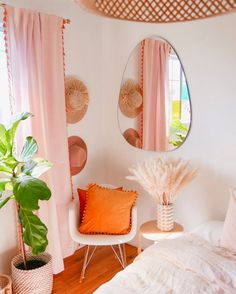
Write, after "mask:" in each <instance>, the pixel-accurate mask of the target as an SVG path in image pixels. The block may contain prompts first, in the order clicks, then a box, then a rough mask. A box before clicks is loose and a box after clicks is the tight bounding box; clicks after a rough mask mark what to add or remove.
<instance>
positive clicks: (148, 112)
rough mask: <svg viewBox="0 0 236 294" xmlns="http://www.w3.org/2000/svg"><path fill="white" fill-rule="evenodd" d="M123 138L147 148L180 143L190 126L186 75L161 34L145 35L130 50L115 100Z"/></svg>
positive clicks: (161, 148) (171, 147)
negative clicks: (116, 100)
mask: <svg viewBox="0 0 236 294" xmlns="http://www.w3.org/2000/svg"><path fill="white" fill-rule="evenodd" d="M118 120H119V125H120V130H121V133H122V135H123V137H124V138H125V140H126V141H127V142H128V143H129V144H131V145H133V146H134V147H137V148H141V149H144V150H149V151H171V150H174V149H176V148H178V147H179V146H181V145H182V144H183V143H184V141H185V139H186V137H187V135H188V132H189V130H190V125H191V103H190V94H189V89H188V84H187V80H186V76H185V73H184V69H183V66H182V64H181V61H180V59H179V57H178V55H177V53H176V51H175V50H174V48H173V47H172V46H171V45H170V44H169V43H168V42H166V41H165V40H163V39H161V38H147V39H144V40H143V41H142V42H140V43H139V44H138V45H137V46H136V47H135V48H134V50H133V51H132V53H131V55H130V57H129V60H128V63H127V65H126V68H125V71H124V75H123V79H122V83H121V89H120V94H119V103H118Z"/></svg>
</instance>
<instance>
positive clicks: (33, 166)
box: [0, 112, 53, 294]
mask: <svg viewBox="0 0 236 294" xmlns="http://www.w3.org/2000/svg"><path fill="white" fill-rule="evenodd" d="M30 116H31V114H30V113H27V112H25V113H21V114H19V115H17V116H15V117H14V118H13V119H12V121H11V122H10V124H9V126H7V127H6V126H4V125H3V124H0V209H2V208H3V207H4V206H5V205H6V204H7V203H8V202H9V201H14V202H15V204H16V208H17V216H18V232H19V240H20V245H21V246H20V247H21V248H20V249H21V250H20V251H21V254H19V255H18V256H16V257H15V258H13V260H12V280H13V289H14V293H24V294H27V293H30V294H32V293H35V289H37V293H43V294H47V293H51V291H52V280H53V279H52V264H51V263H52V261H51V256H50V255H49V254H48V253H45V250H46V248H47V245H48V239H47V227H46V226H45V224H44V223H43V222H42V221H41V220H40V218H39V217H38V215H37V211H38V210H39V200H49V198H50V197H51V191H50V189H49V188H48V186H47V185H46V183H45V182H44V181H42V180H40V179H39V177H40V176H41V175H42V174H43V173H44V172H46V171H47V170H48V169H50V168H51V166H52V164H51V163H50V162H48V161H47V160H44V159H42V158H36V157H35V155H36V154H37V152H38V146H37V142H36V140H35V139H34V138H33V137H31V136H29V137H27V138H26V140H25V143H24V146H23V148H22V151H21V152H20V153H19V155H17V154H16V153H15V150H16V146H15V134H16V130H17V128H18V126H19V123H20V122H21V121H23V120H26V119H27V118H29V117H30ZM26 245H27V246H28V247H29V249H30V252H27V253H26Z"/></svg>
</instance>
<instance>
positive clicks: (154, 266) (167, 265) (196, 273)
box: [94, 221, 236, 294]
mask: <svg viewBox="0 0 236 294" xmlns="http://www.w3.org/2000/svg"><path fill="white" fill-rule="evenodd" d="M222 227H223V223H222V222H216V221H213V222H208V223H206V224H204V225H202V226H199V227H198V228H196V229H195V230H194V231H193V233H191V234H185V235H183V236H182V237H180V238H178V239H174V240H166V241H162V242H160V243H158V244H154V245H152V246H150V247H148V248H147V249H146V250H144V251H143V252H142V254H140V255H139V256H138V257H137V258H136V259H135V261H134V262H133V263H132V264H131V265H129V266H128V267H127V268H126V269H125V270H123V271H121V272H119V273H118V274H117V275H116V276H115V277H114V278H113V279H112V280H111V281H109V282H108V283H106V284H104V285H102V286H101V287H100V288H99V289H97V290H96V291H95V292H94V293H96V294H135V293H140V294H141V293H142V294H155V293H158V294H162V293H163V294H165V293H175V294H177V293H178V294H191V293H192V294H199V293H204V294H205V293H207V294H208V293H209V294H213V293H214V294H215V293H219V294H221V293H226V294H235V293H236V255H234V254H233V253H232V252H230V251H228V250H226V249H223V248H220V247H218V246H217V245H218V244H219V239H220V235H221V232H222Z"/></svg>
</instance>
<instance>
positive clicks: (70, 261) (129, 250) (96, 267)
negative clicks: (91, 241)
mask: <svg viewBox="0 0 236 294" xmlns="http://www.w3.org/2000/svg"><path fill="white" fill-rule="evenodd" d="M84 252H85V247H84V248H82V249H80V250H78V251H76V253H75V254H74V255H73V256H70V257H68V258H66V259H65V271H64V272H62V273H60V274H58V275H55V276H54V285H53V292H52V293H53V294H59V293H60V294H91V293H93V291H94V290H96V289H97V288H98V287H99V286H100V285H102V284H103V283H105V282H107V281H108V280H110V279H111V278H112V277H113V276H114V275H115V274H116V273H117V272H119V271H121V270H122V267H121V265H120V263H119V262H118V260H117V258H116V257H115V255H114V253H113V251H112V249H111V247H109V246H107V247H99V248H98V249H97V250H96V252H95V254H94V256H93V258H92V260H91V262H90V264H89V266H88V268H87V270H86V276H85V279H84V281H83V283H79V278H80V272H81V269H82V264H83V256H84ZM126 255H127V263H128V264H130V263H131V262H132V261H133V260H134V258H135V257H136V255H137V248H136V247H133V246H131V245H126Z"/></svg>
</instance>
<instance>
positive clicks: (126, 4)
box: [74, 0, 236, 23]
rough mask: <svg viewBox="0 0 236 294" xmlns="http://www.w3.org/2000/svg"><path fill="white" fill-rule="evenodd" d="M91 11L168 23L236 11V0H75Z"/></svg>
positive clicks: (135, 19) (137, 19) (110, 15)
mask: <svg viewBox="0 0 236 294" xmlns="http://www.w3.org/2000/svg"><path fill="white" fill-rule="evenodd" d="M74 1H75V2H76V3H78V4H79V5H80V6H81V7H82V8H84V9H86V10H87V11H89V12H91V13H94V14H98V15H101V16H107V17H112V18H117V19H122V20H130V21H141V22H149V23H168V22H180V21H190V20H197V19H201V18H207V17H212V16H217V15H221V14H225V13H230V12H233V11H236V0H146V1H145V0H74Z"/></svg>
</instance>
